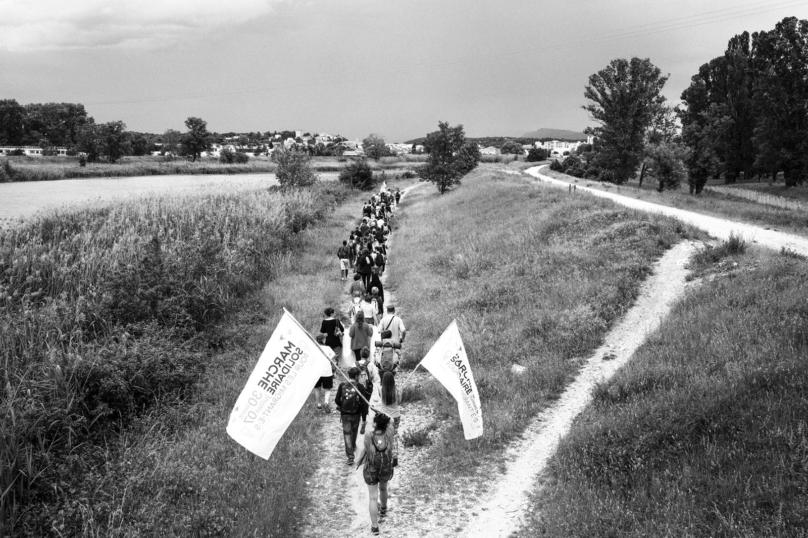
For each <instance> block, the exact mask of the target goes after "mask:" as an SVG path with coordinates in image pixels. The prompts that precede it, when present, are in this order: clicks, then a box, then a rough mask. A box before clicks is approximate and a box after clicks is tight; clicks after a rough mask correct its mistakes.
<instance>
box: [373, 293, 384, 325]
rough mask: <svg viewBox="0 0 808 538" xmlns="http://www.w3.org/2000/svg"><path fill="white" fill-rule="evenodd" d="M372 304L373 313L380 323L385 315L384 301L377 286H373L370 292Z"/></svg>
mask: <svg viewBox="0 0 808 538" xmlns="http://www.w3.org/2000/svg"><path fill="white" fill-rule="evenodd" d="M370 303H371V304H372V305H373V311H374V312H375V313H376V320H377V321H378V320H379V319H380V318H381V317H382V314H384V299H382V298H381V296H380V295H379V288H378V287H377V286H373V288H371V290H370Z"/></svg>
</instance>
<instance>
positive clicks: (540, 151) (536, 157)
mask: <svg viewBox="0 0 808 538" xmlns="http://www.w3.org/2000/svg"><path fill="white" fill-rule="evenodd" d="M548 153H549V152H548V151H547V150H546V149H544V148H531V149H530V151H528V152H527V157H525V161H527V162H529V163H535V162H539V161H544V160H546V159H547V157H548V156H549V155H548Z"/></svg>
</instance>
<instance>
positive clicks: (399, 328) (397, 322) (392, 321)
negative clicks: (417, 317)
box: [379, 314, 407, 342]
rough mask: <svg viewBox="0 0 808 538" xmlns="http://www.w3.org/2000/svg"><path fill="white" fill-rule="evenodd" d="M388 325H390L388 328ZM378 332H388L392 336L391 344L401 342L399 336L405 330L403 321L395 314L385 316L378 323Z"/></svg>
mask: <svg viewBox="0 0 808 538" xmlns="http://www.w3.org/2000/svg"><path fill="white" fill-rule="evenodd" d="M388 325H390V326H389V327H388ZM379 330H380V331H390V332H391V333H393V335H392V336H391V337H390V339H391V340H392V341H393V342H401V334H402V333H403V332H404V331H406V330H407V328H406V327H405V326H404V321H403V320H402V319H401V318H400V317H398V316H396V315H395V314H387V315H386V316H384V317H383V318H382V320H381V321H380V322H379Z"/></svg>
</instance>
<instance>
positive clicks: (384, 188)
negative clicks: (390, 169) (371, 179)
mask: <svg viewBox="0 0 808 538" xmlns="http://www.w3.org/2000/svg"><path fill="white" fill-rule="evenodd" d="M383 192H387V180H384V181H382V188H381V189H379V194H381V193H383Z"/></svg>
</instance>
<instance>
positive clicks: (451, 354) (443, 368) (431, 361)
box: [421, 321, 483, 440]
mask: <svg viewBox="0 0 808 538" xmlns="http://www.w3.org/2000/svg"><path fill="white" fill-rule="evenodd" d="M421 366H423V367H424V368H426V369H427V370H429V371H430V373H431V374H432V375H434V376H435V377H436V378H437V380H438V381H440V382H441V383H442V384H443V386H444V387H446V390H448V391H449V393H450V394H451V395H452V396H454V398H455V400H457V408H458V410H459V411H460V421H461V422H462V423H463V434H464V435H465V436H466V439H467V440H468V439H475V438H477V437H480V436H481V435H482V434H483V411H482V408H481V407H480V394H479V393H478V392H477V385H476V384H475V383H474V376H473V375H472V374H471V367H470V366H469V358H468V357H467V356H466V349H465V348H464V347H463V341H462V340H461V339H460V331H459V330H458V329H457V322H455V321H452V324H451V325H449V327H448V328H447V329H446V330H445V331H443V334H442V335H440V338H438V341H437V342H435V344H434V345H433V346H432V349H430V350H429V353H427V354H426V357H424V360H422V361H421Z"/></svg>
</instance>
